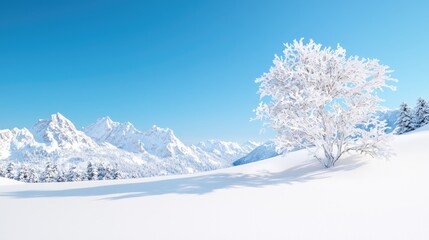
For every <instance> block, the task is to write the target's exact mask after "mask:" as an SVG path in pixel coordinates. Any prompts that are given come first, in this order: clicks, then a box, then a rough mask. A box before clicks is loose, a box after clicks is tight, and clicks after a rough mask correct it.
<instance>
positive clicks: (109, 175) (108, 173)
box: [104, 166, 114, 180]
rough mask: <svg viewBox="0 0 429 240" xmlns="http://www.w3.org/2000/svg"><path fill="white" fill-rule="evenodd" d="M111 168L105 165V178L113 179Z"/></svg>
mask: <svg viewBox="0 0 429 240" xmlns="http://www.w3.org/2000/svg"><path fill="white" fill-rule="evenodd" d="M113 174H114V173H113V169H112V167H110V166H107V167H106V175H105V176H104V179H105V180H112V179H113Z"/></svg>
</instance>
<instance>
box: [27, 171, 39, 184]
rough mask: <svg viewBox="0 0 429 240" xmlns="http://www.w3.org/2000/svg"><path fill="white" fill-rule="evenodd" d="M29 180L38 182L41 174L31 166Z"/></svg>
mask: <svg viewBox="0 0 429 240" xmlns="http://www.w3.org/2000/svg"><path fill="white" fill-rule="evenodd" d="M28 182H29V183H37V182H39V174H38V173H37V171H36V170H35V169H34V168H30V171H29V174H28Z"/></svg>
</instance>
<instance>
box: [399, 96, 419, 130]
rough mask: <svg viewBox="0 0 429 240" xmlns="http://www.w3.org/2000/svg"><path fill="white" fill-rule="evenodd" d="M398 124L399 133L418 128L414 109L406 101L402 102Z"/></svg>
mask: <svg viewBox="0 0 429 240" xmlns="http://www.w3.org/2000/svg"><path fill="white" fill-rule="evenodd" d="M397 124H398V126H397V129H396V133H397V134H403V133H406V132H410V131H412V130H414V129H416V127H415V119H414V114H413V111H412V109H411V108H410V107H409V106H408V104H406V103H402V104H401V107H400V108H399V116H398V121H397Z"/></svg>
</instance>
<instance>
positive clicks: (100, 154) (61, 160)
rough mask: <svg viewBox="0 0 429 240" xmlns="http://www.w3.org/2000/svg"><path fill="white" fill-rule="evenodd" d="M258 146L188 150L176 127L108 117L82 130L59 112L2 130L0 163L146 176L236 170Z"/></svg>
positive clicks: (206, 145) (209, 144) (210, 145)
mask: <svg viewBox="0 0 429 240" xmlns="http://www.w3.org/2000/svg"><path fill="white" fill-rule="evenodd" d="M256 145H257V144H256V143H253V142H247V143H245V144H243V145H240V144H238V143H233V142H223V141H217V140H210V141H205V142H201V143H199V144H196V145H192V146H187V145H185V144H184V143H183V142H182V141H180V139H179V138H177V137H176V135H175V134H174V132H173V130H171V129H168V128H160V127H157V126H153V127H152V128H150V129H149V130H148V131H146V132H142V131H140V130H138V129H137V128H135V127H134V126H133V125H132V124H131V123H129V122H126V123H119V122H114V121H113V120H111V119H110V118H109V117H104V118H100V119H98V120H97V121H96V122H95V123H94V124H91V125H89V126H88V127H85V128H83V131H80V130H78V129H77V128H76V127H75V126H74V124H73V123H72V122H71V121H70V120H68V119H67V118H66V117H64V116H63V115H61V114H60V113H56V114H53V115H51V116H50V118H49V119H46V120H39V121H38V122H37V123H36V124H35V125H34V126H33V128H32V129H31V130H28V129H26V128H23V129H17V128H14V129H12V130H8V129H5V130H0V164H1V163H3V164H5V163H7V162H9V161H14V162H20V163H27V164H33V165H34V166H38V167H39V168H43V167H44V164H45V162H47V161H50V162H55V163H56V164H57V165H58V166H59V167H67V166H69V165H76V166H78V167H79V168H82V169H83V168H85V167H86V164H87V163H88V162H89V161H92V162H94V163H100V162H103V163H104V164H108V165H115V166H118V167H119V168H120V169H121V170H122V171H123V172H126V173H129V175H132V176H139V177H144V176H156V175H167V174H182V173H193V172H199V171H206V170H212V169H218V168H222V167H227V166H231V163H232V161H233V160H236V159H238V158H241V157H243V156H244V155H246V154H248V153H249V152H250V151H252V150H253V149H254V148H255V147H256Z"/></svg>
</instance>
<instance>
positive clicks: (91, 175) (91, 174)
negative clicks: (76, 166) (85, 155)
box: [86, 162, 98, 181]
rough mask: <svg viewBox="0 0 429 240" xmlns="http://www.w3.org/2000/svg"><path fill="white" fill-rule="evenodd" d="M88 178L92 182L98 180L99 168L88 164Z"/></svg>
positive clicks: (90, 163)
mask: <svg viewBox="0 0 429 240" xmlns="http://www.w3.org/2000/svg"><path fill="white" fill-rule="evenodd" d="M86 176H87V178H88V180H90V181H92V180H97V177H98V173H97V167H95V166H94V164H93V163H92V162H88V166H87V167H86Z"/></svg>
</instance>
